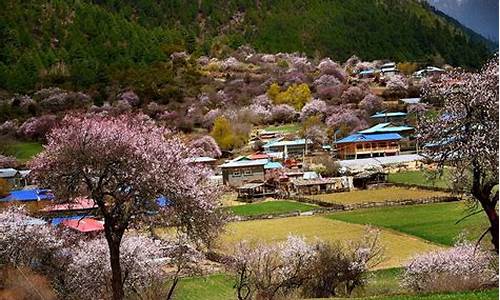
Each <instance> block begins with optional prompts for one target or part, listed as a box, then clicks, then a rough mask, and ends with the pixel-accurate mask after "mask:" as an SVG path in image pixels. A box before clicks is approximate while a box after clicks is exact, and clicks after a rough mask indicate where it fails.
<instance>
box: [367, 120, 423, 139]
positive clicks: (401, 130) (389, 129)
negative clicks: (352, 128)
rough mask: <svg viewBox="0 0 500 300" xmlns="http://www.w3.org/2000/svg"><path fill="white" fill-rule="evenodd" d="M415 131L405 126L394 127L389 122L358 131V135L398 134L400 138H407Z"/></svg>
mask: <svg viewBox="0 0 500 300" xmlns="http://www.w3.org/2000/svg"><path fill="white" fill-rule="evenodd" d="M414 131H415V128H413V127H411V126H406V125H401V126H398V125H395V124H393V123H391V122H387V123H379V124H376V125H374V126H372V127H370V128H367V129H363V130H361V131H358V133H360V134H380V133H398V134H399V135H401V136H402V137H408V136H409V135H410V134H412V133H413V132H414Z"/></svg>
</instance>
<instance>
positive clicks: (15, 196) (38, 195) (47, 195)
mask: <svg viewBox="0 0 500 300" xmlns="http://www.w3.org/2000/svg"><path fill="white" fill-rule="evenodd" d="M53 199H54V195H53V194H52V192H51V191H50V190H47V189H29V190H15V191H11V192H10V195H9V196H7V197H5V198H1V199H0V201H4V202H9V201H39V200H53Z"/></svg>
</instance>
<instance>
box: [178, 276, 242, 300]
mask: <svg viewBox="0 0 500 300" xmlns="http://www.w3.org/2000/svg"><path fill="white" fill-rule="evenodd" d="M233 285H234V279H233V278H232V277H231V276H230V275H224V274H217V275H210V276H202V277H201V276H200V277H191V278H184V279H182V280H181V281H180V282H179V285H178V286H177V289H176V290H175V294H174V299H176V300H200V299H206V300H219V299H236V294H235V291H234V289H233Z"/></svg>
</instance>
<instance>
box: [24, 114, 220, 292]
mask: <svg viewBox="0 0 500 300" xmlns="http://www.w3.org/2000/svg"><path fill="white" fill-rule="evenodd" d="M192 154H193V149H191V148H189V147H188V146H186V145H185V144H184V143H182V142H181V140H180V139H179V138H178V137H176V136H174V135H172V134H171V132H169V131H168V130H166V129H164V128H161V127H158V126H156V125H155V124H154V123H153V122H152V121H151V120H150V119H149V118H148V117H146V116H144V115H121V116H117V117H111V116H108V117H107V116H99V115H69V116H66V117H65V118H64V120H63V121H62V123H61V125H60V126H59V127H57V128H56V129H54V130H53V131H52V133H51V134H50V135H49V136H48V143H47V145H46V146H45V149H44V151H43V152H42V153H41V154H39V155H38V156H37V157H36V158H35V159H34V160H33V161H32V163H31V165H30V167H31V169H32V172H33V175H34V178H35V179H36V180H38V182H39V183H40V184H42V185H44V186H47V187H50V188H52V189H53V190H54V192H55V194H56V196H57V199H59V201H61V202H67V201H69V200H68V199H74V198H75V197H77V196H87V197H89V198H91V199H93V201H94V202H95V203H96V204H97V206H98V207H99V212H100V214H101V215H102V216H103V218H104V234H105V238H106V241H107V243H108V247H109V253H110V256H109V257H110V263H111V271H112V280H111V282H112V284H111V286H112V291H113V299H123V297H124V290H123V282H124V280H123V279H124V278H123V276H124V275H123V274H122V268H121V264H120V245H121V242H122V237H123V235H124V233H125V230H126V229H127V228H129V227H130V226H133V225H138V224H140V222H147V221H151V219H152V218H153V217H151V216H154V219H155V221H156V222H159V221H163V222H164V223H165V224H167V225H172V226H175V227H176V228H178V230H179V231H180V232H182V233H185V234H186V235H187V236H188V237H189V238H190V239H191V240H192V241H195V242H197V243H199V244H200V245H201V244H203V243H209V242H210V241H211V240H212V239H213V237H214V235H215V234H217V233H218V232H219V228H220V225H221V223H222V219H221V218H219V215H218V213H217V208H218V198H219V197H218V196H219V193H218V189H217V188H216V187H214V186H211V185H209V184H208V181H207V178H208V174H209V171H208V170H206V169H204V168H202V167H196V166H191V165H189V158H190V157H192V156H193V155H192ZM159 196H164V197H165V198H166V199H168V205H167V206H165V207H160V206H159V204H158V200H157V199H158V197H159ZM155 212H156V214H155Z"/></svg>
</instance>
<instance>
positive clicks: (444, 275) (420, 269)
mask: <svg viewBox="0 0 500 300" xmlns="http://www.w3.org/2000/svg"><path fill="white" fill-rule="evenodd" d="M493 264H494V257H493V256H492V255H491V254H490V253H488V252H486V251H483V250H481V249H476V247H475V246H474V245H473V244H471V243H469V242H460V243H458V244H457V245H455V246H454V247H453V248H450V249H447V250H439V251H434V252H429V253H426V254H422V255H419V256H416V257H415V258H413V259H412V260H411V261H410V262H409V263H408V264H407V265H406V266H405V271H404V273H403V278H402V283H403V285H404V286H407V287H409V288H411V289H413V290H415V291H417V292H437V291H443V290H444V291H450V290H457V289H458V290H468V289H481V288H484V287H486V286H489V285H491V286H495V285H497V284H498V274H497V271H496V270H495V268H494V267H493Z"/></svg>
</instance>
